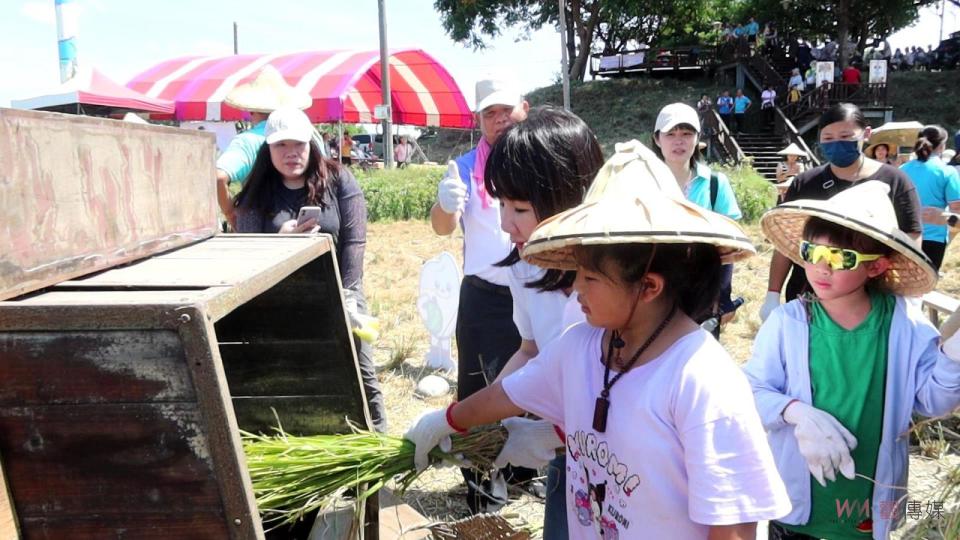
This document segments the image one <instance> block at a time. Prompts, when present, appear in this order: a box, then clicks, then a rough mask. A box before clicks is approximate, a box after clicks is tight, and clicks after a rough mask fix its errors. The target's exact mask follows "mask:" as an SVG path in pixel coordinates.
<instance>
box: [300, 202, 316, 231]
mask: <svg viewBox="0 0 960 540" xmlns="http://www.w3.org/2000/svg"><path fill="white" fill-rule="evenodd" d="M311 219H313V220H315V221H316V222H317V224H318V225H319V224H320V207H319V206H302V207H300V213H299V214H297V226H298V227H299V226H300V225H303V224H304V223H306V222H308V221H310V220H311Z"/></svg>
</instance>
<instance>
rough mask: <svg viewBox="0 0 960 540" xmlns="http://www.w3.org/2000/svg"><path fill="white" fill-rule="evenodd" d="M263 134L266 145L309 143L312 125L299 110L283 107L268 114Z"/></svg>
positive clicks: (311, 135)
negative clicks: (293, 142)
mask: <svg viewBox="0 0 960 540" xmlns="http://www.w3.org/2000/svg"><path fill="white" fill-rule="evenodd" d="M263 134H264V135H265V136H266V137H267V144H273V143H275V142H279V141H299V142H310V139H311V138H312V137H313V124H311V123H310V119H309V118H307V115H306V113H304V112H303V111H301V110H300V109H298V108H296V107H284V108H282V109H277V110H275V111H273V112H272V113H270V116H268V117H267V125H266V127H265V129H264V130H263Z"/></svg>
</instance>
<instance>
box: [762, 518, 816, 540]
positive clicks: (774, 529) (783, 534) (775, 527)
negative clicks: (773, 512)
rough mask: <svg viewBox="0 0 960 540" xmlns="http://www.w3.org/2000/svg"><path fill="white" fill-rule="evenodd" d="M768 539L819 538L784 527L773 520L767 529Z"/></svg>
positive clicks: (807, 539) (805, 539) (802, 539)
mask: <svg viewBox="0 0 960 540" xmlns="http://www.w3.org/2000/svg"><path fill="white" fill-rule="evenodd" d="M767 540H819V539H818V538H815V537H813V536H810V535H808V534H803V533H796V532H793V531H788V530H787V529H784V528H783V527H782V526H781V525H780V524H779V523H777V522H776V521H771V522H770V526H769V528H768V529H767Z"/></svg>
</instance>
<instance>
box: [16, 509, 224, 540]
mask: <svg viewBox="0 0 960 540" xmlns="http://www.w3.org/2000/svg"><path fill="white" fill-rule="evenodd" d="M24 528H25V529H27V530H29V531H30V535H29V536H28V538H29V539H31V540H33V539H42V540H63V539H65V538H69V539H70V540H101V539H103V538H136V539H137V540H171V539H176V540H211V539H214V538H218V539H219V538H229V537H230V524H229V523H228V522H227V521H226V519H224V516H223V513H222V512H215V511H210V512H178V513H173V512H168V513H155V512H154V513H131V512H116V513H104V514H93V515H90V516H69V517H60V516H57V515H56V514H54V513H51V515H48V516H43V517H30V518H27V519H25V520H24Z"/></svg>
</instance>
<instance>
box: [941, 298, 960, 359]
mask: <svg viewBox="0 0 960 540" xmlns="http://www.w3.org/2000/svg"><path fill="white" fill-rule="evenodd" d="M958 327H960V311H955V312H953V315H950V318H949V319H947V320H946V322H944V323H943V324H942V325H941V326H940V339H941V340H942V341H941V342H942V345H941V346H940V349H941V350H942V351H943V354H945V355H946V356H947V358H949V359H951V360H953V361H954V362H960V333H958V332H957V328H958Z"/></svg>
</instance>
